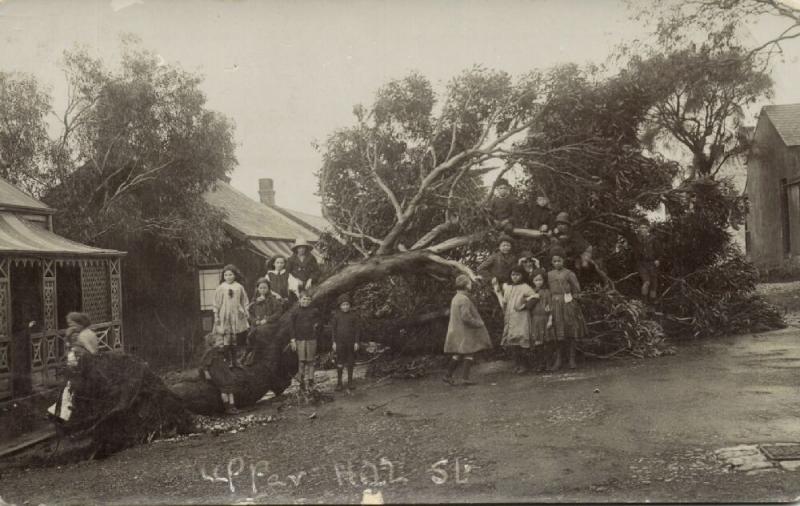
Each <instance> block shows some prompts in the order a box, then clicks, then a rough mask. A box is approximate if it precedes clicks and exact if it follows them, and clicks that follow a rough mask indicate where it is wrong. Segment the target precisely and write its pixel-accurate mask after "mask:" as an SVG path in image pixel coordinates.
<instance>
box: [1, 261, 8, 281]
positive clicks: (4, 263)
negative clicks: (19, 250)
mask: <svg viewBox="0 0 800 506" xmlns="http://www.w3.org/2000/svg"><path fill="white" fill-rule="evenodd" d="M8 268H9V263H8V258H3V259H0V278H6V279H8Z"/></svg>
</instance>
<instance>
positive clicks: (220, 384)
mask: <svg viewBox="0 0 800 506" xmlns="http://www.w3.org/2000/svg"><path fill="white" fill-rule="evenodd" d="M206 348H207V349H206V352H205V353H204V354H203V358H202V359H200V374H201V375H202V377H203V379H205V380H206V381H209V382H210V383H211V384H213V385H214V386H215V387H217V388H218V389H219V391H220V398H221V399H222V405H223V406H224V407H225V413H226V414H229V415H235V414H238V413H239V410H238V409H236V404H235V399H234V397H233V374H231V370H230V369H229V368H228V364H227V363H226V362H225V354H226V351H227V350H226V348H225V339H224V336H222V335H221V334H219V333H216V332H211V333H210V334H208V335H207V336H206Z"/></svg>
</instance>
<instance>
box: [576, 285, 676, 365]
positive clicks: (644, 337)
mask: <svg viewBox="0 0 800 506" xmlns="http://www.w3.org/2000/svg"><path fill="white" fill-rule="evenodd" d="M580 303H581V308H582V310H583V313H584V317H585V319H586V322H587V328H588V331H589V332H588V338H587V339H584V340H582V342H581V351H582V352H583V353H584V354H586V355H589V356H595V357H600V358H609V357H612V356H615V355H618V354H620V353H627V354H630V355H633V356H635V357H639V358H644V357H658V356H661V355H669V354H672V353H674V352H675V349H674V347H673V346H671V345H670V344H669V341H668V340H667V336H666V334H665V333H664V329H663V328H662V327H661V325H660V324H659V323H658V321H656V320H655V319H654V318H655V315H654V314H653V311H652V310H651V309H650V308H648V307H647V306H646V305H645V304H644V303H642V301H641V300H638V299H634V298H630V297H626V296H625V295H622V294H621V293H619V292H608V291H604V290H601V289H591V290H587V291H585V292H584V293H583V294H581V296H580Z"/></svg>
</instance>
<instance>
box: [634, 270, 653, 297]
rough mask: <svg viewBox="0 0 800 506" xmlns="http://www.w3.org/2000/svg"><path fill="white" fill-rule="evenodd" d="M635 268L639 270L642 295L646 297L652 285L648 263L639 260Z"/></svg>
mask: <svg viewBox="0 0 800 506" xmlns="http://www.w3.org/2000/svg"><path fill="white" fill-rule="evenodd" d="M637 270H638V271H639V277H640V278H641V279H642V296H643V297H647V295H648V294H649V293H650V287H651V285H652V279H651V276H650V268H649V265H648V264H647V263H646V262H639V264H638V265H637Z"/></svg>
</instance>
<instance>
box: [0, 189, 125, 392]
mask: <svg viewBox="0 0 800 506" xmlns="http://www.w3.org/2000/svg"><path fill="white" fill-rule="evenodd" d="M54 213H55V211H54V210H53V209H51V208H49V207H47V206H46V205H45V204H43V203H42V202H39V201H38V200H36V199H34V198H33V197H31V196H29V195H27V194H26V193H24V192H23V191H22V190H20V189H18V188H16V187H15V186H14V185H12V184H11V183H9V182H8V181H6V180H5V179H2V178H0V399H4V398H8V397H20V396H23V395H26V394H28V393H30V392H31V390H33V389H35V388H37V387H42V386H48V385H51V384H55V382H56V379H55V372H56V368H57V367H59V366H60V365H62V364H63V362H64V360H65V356H66V350H65V346H64V344H65V343H64V340H63V339H62V337H63V335H64V329H65V328H66V315H67V313H69V312H70V311H82V312H85V313H88V314H89V317H90V318H91V320H92V323H93V324H92V328H93V329H94V331H95V332H96V333H97V335H98V337H99V338H100V348H101V350H121V349H122V348H123V334H122V281H121V276H120V275H121V265H120V262H121V257H122V256H123V255H124V253H123V252H120V251H115V250H109V249H101V248H94V247H91V246H86V245H84V244H79V243H76V242H74V241H70V240H68V239H65V238H63V237H61V236H59V235H57V234H55V233H54V232H53V220H52V216H53V214H54Z"/></svg>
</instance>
